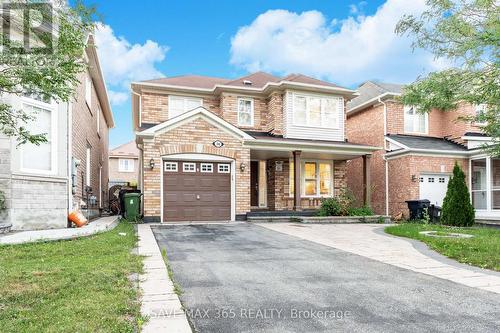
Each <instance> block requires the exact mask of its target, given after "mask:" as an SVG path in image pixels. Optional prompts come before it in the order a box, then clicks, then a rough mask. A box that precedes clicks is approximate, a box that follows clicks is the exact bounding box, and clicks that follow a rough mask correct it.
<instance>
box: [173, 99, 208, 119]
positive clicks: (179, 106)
mask: <svg viewBox="0 0 500 333" xmlns="http://www.w3.org/2000/svg"><path fill="white" fill-rule="evenodd" d="M202 105H203V99H201V98H197V97H184V96H169V97H168V117H169V118H173V117H177V116H178V115H181V114H183V113H185V112H187V111H191V110H193V109H196V108H197V107H199V106H202Z"/></svg>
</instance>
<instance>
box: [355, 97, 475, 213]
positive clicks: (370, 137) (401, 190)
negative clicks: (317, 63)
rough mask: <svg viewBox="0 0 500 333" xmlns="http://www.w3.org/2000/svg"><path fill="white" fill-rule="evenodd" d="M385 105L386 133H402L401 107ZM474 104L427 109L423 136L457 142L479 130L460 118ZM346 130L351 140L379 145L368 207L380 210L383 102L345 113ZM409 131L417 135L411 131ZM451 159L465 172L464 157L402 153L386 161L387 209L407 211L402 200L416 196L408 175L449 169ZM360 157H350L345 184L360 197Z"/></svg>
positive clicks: (469, 114)
mask: <svg viewBox="0 0 500 333" xmlns="http://www.w3.org/2000/svg"><path fill="white" fill-rule="evenodd" d="M385 104H386V106H387V128H386V130H387V133H389V134H405V131H404V107H403V105H402V104H401V103H398V102H396V101H393V100H389V101H386V102H385ZM473 115H474V108H473V106H471V105H468V104H461V105H460V106H459V108H458V109H457V110H455V111H449V112H444V111H439V110H433V111H432V112H430V113H429V116H428V117H429V123H428V126H429V127H428V134H421V135H423V136H432V137H447V138H449V139H452V140H454V141H457V142H460V138H461V137H462V136H463V135H464V134H465V133H466V132H479V131H480V128H479V127H477V126H475V125H474V124H473V123H471V122H467V121H464V120H462V119H461V118H466V117H472V116H473ZM347 133H348V137H349V139H350V140H351V141H355V142H359V143H363V144H369V145H373V146H378V147H382V148H384V149H381V150H379V151H376V152H374V153H373V155H372V168H371V180H372V202H371V204H372V208H373V209H374V211H375V212H376V213H378V214H384V213H385V208H386V197H385V195H386V184H385V181H386V175H385V172H386V171H385V169H386V165H385V163H386V162H385V161H384V155H385V153H386V151H385V145H386V142H385V138H384V134H385V133H384V105H382V104H380V103H379V104H376V105H374V106H370V107H367V108H365V109H364V110H362V111H358V112H356V113H354V114H352V115H349V117H348V121H347ZM411 135H418V134H414V133H411ZM455 160H457V161H458V162H459V165H461V167H462V169H463V170H464V172H465V173H467V172H468V162H467V161H468V160H467V159H454V158H446V157H432V156H415V155H412V156H402V157H399V158H395V159H391V160H390V161H389V162H388V165H387V168H388V177H387V179H388V186H389V213H390V214H391V215H397V214H399V213H404V214H405V215H406V214H407V211H408V208H407V204H406V202H405V201H406V200H412V199H418V198H419V182H418V181H412V175H415V176H416V177H417V179H418V177H419V175H420V174H421V173H426V172H432V173H451V172H452V168H453V165H454V162H455ZM362 163H363V162H362V159H360V158H358V159H355V160H350V161H349V162H348V164H347V165H348V167H347V181H348V185H347V187H348V188H349V189H350V190H351V191H352V192H353V193H354V195H355V196H356V198H357V199H358V201H359V200H362V198H363V174H362V170H363V169H362Z"/></svg>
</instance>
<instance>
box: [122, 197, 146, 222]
mask: <svg viewBox="0 0 500 333" xmlns="http://www.w3.org/2000/svg"><path fill="white" fill-rule="evenodd" d="M141 196H142V194H141V193H126V194H125V195H124V196H123V200H124V201H125V218H126V219H127V220H128V221H130V222H137V221H138V220H139V219H140V217H141Z"/></svg>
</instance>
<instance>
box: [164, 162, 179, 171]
mask: <svg viewBox="0 0 500 333" xmlns="http://www.w3.org/2000/svg"><path fill="white" fill-rule="evenodd" d="M164 169H165V171H167V172H177V162H165V165H164Z"/></svg>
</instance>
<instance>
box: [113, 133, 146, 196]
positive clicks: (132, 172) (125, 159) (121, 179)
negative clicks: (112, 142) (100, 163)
mask: <svg viewBox="0 0 500 333" xmlns="http://www.w3.org/2000/svg"><path fill="white" fill-rule="evenodd" d="M138 180H139V149H137V144H136V143H135V141H130V142H127V143H125V144H123V145H121V146H118V147H116V148H114V149H112V150H110V152H109V187H110V188H111V187H112V186H114V185H128V186H132V187H137V184H138Z"/></svg>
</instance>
